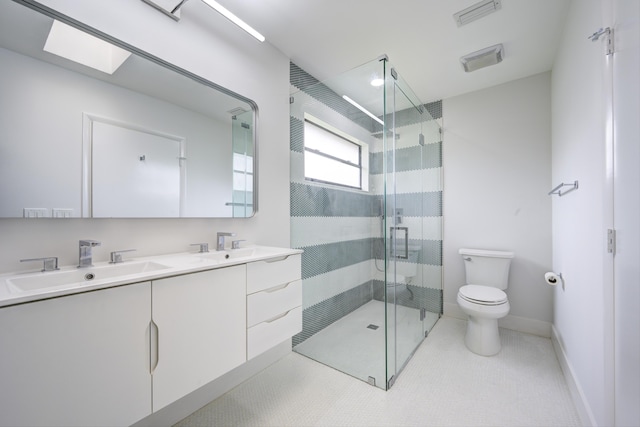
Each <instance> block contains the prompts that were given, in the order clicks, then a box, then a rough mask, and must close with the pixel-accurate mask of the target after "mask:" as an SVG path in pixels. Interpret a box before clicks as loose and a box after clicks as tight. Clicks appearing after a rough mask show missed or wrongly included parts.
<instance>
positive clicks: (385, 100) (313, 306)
mask: <svg viewBox="0 0 640 427" xmlns="http://www.w3.org/2000/svg"><path fill="white" fill-rule="evenodd" d="M385 69H386V70H385ZM385 71H386V74H387V77H386V79H385V86H383V87H374V86H372V85H371V80H372V79H373V78H376V77H384V76H385ZM398 77H399V76H398ZM291 85H292V87H296V88H298V89H299V90H297V91H294V92H293V93H292V100H293V102H292V103H291V104H290V115H291V117H290V124H291V145H290V146H291V193H290V197H291V245H292V246H293V247H295V248H300V249H303V250H304V251H305V252H304V256H303V259H302V289H303V290H302V292H303V313H304V314H303V330H302V332H301V333H300V334H298V335H296V336H295V337H294V338H293V347H294V351H296V352H298V353H300V354H303V355H305V356H307V357H310V358H313V359H315V360H317V361H319V362H321V363H324V364H326V365H329V366H331V367H333V368H335V369H338V370H340V371H342V372H345V373H347V374H349V375H352V376H354V377H356V378H359V379H361V380H363V381H367V382H369V383H370V384H373V385H375V386H376V387H379V388H381V389H384V390H386V389H387V388H388V387H389V386H390V385H391V383H392V382H393V380H394V378H395V377H396V376H397V375H398V373H399V372H400V371H401V369H402V367H403V366H404V365H405V364H406V363H407V360H408V358H409V357H410V354H411V353H412V352H413V351H414V350H415V348H416V346H417V345H418V344H419V343H420V342H421V341H422V340H423V338H424V332H425V330H426V326H425V323H424V322H423V321H422V320H421V316H420V313H421V309H422V308H424V307H428V306H430V304H431V306H433V307H438V309H437V310H435V311H434V315H435V316H436V318H437V316H438V313H439V312H440V307H441V299H442V294H441V285H440V279H439V278H438V279H436V278H435V277H436V275H437V274H438V273H439V271H440V270H441V268H440V267H439V263H440V261H439V260H440V259H441V256H440V254H439V251H441V233H440V232H439V231H438V232H435V231H429V230H432V229H434V230H435V229H438V224H439V223H440V222H441V221H440V219H439V215H440V213H439V211H437V210H434V209H433V208H432V207H431V204H432V200H431V199H432V198H433V199H434V200H436V202H435V204H437V205H438V206H439V196H438V194H439V193H438V192H439V191H440V190H439V189H438V186H439V185H440V180H439V178H435V179H434V177H436V176H438V172H434V171H439V167H440V166H439V163H440V160H439V143H440V142H439V138H438V137H437V136H435V134H434V132H435V133H439V132H438V129H439V126H438V124H437V123H436V122H435V121H434V120H432V119H431V118H430V116H429V114H428V112H427V111H426V110H424V108H423V112H422V113H420V111H419V109H417V108H416V107H415V106H418V107H420V108H422V107H421V104H420V102H419V101H418V100H417V99H414V97H412V96H411V92H410V90H409V89H408V86H407V87H406V88H405V86H404V83H403V82H402V80H401V78H398V80H395V79H394V78H393V77H391V74H390V68H389V66H388V63H387V61H386V60H375V61H372V62H370V63H367V64H365V65H363V66H361V67H358V68H356V69H353V70H351V71H349V72H347V73H344V74H341V75H339V76H337V77H335V78H332V79H329V80H325V81H323V82H318V81H317V80H315V79H314V78H313V77H312V76H310V75H308V74H307V73H305V72H304V70H301V69H300V68H298V67H297V66H296V65H295V64H291ZM345 95H346V96H348V97H349V98H350V99H352V100H353V101H355V102H356V103H357V104H358V106H359V107H356V106H354V104H353V103H350V102H347V101H345V100H344V96H345ZM363 110H366V113H365V112H364V111H363ZM309 116H312V117H314V120H313V122H314V123H316V120H315V119H317V120H318V123H321V124H323V125H324V124H327V125H328V126H329V128H330V129H332V132H334V133H335V134H336V135H338V136H340V137H342V136H343V135H349V137H350V138H351V137H352V138H353V139H354V140H357V141H361V142H362V143H363V144H364V146H363V147H362V153H366V154H362V159H361V160H362V164H363V170H364V171H366V173H367V174H368V176H367V177H366V178H365V179H364V180H363V181H365V182H368V186H366V188H365V189H363V190H359V191H353V189H350V188H346V187H343V188H340V187H336V186H326V185H323V184H322V183H317V182H311V181H308V180H306V179H305V162H306V163H307V166H309V164H310V163H311V160H310V159H311V158H312V157H314V156H315V157H319V158H322V159H323V160H324V161H328V160H327V157H326V156H325V157H323V156H322V155H321V154H318V153H311V152H308V151H305V143H306V141H307V140H308V138H309V136H310V133H313V130H308V128H312V127H313V126H311V125H306V124H305V117H309ZM371 116H374V117H375V118H376V119H373V118H372V117H371ZM378 120H381V121H383V124H384V127H383V125H382V124H380V123H379V122H378ZM428 129H430V131H429V130H428ZM334 130H335V131H334ZM421 134H422V135H423V137H421V136H420V135H421ZM350 138H349V139H350ZM316 148H319V149H322V146H321V145H320V146H316ZM434 158H438V160H437V161H434V160H433V159H434ZM334 162H336V163H340V162H338V161H335V160H334ZM341 164H342V165H344V167H345V168H346V169H348V168H349V167H350V166H349V165H347V164H346V163H341ZM321 168H324V169H325V172H326V171H327V170H330V171H331V174H332V175H335V172H334V166H328V163H327V164H325V166H321ZM354 169H355V168H354ZM354 179H355V176H354ZM432 181H435V182H432ZM392 236H393V239H392ZM431 241H432V242H433V243H431ZM432 251H433V252H434V253H433V254H432V253H431V252H432ZM427 252H429V255H428V256H427V255H425V254H426V253H427ZM427 264H429V265H427ZM436 282H437V285H436ZM426 286H436V287H437V290H435V289H434V292H431V290H426V289H425V287H426ZM425 301H426V302H425Z"/></svg>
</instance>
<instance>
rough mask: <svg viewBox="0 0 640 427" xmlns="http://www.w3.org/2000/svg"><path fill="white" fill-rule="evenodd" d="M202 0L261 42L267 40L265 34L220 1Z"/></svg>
mask: <svg viewBox="0 0 640 427" xmlns="http://www.w3.org/2000/svg"><path fill="white" fill-rule="evenodd" d="M202 2H203V3H205V4H206V5H207V6H209V7H211V8H213V9H214V10H215V11H216V12H218V13H219V14H220V15H222V16H224V17H225V18H227V19H228V20H229V21H231V22H233V23H234V24H236V25H237V26H238V27H240V28H242V29H243V30H245V31H246V32H247V33H249V34H251V35H252V36H253V37H255V38H256V39H257V40H258V41H260V42H263V41H265V38H264V36H263V35H262V34H260V33H259V32H257V31H256V30H254V29H253V28H252V27H251V26H250V25H249V24H247V23H246V22H244V21H243V20H242V19H240V18H238V17H237V16H236V15H234V14H233V13H231V12H230V11H229V10H228V9H227V8H225V7H224V6H222V5H221V4H220V3H218V2H216V1H214V0H202Z"/></svg>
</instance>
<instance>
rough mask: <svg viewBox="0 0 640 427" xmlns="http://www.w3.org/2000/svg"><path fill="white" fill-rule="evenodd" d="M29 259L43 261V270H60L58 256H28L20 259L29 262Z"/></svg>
mask: <svg viewBox="0 0 640 427" xmlns="http://www.w3.org/2000/svg"><path fill="white" fill-rule="evenodd" d="M27 261H43V266H42V270H41V271H55V270H60V269H59V268H58V257H57V256H51V257H44V258H27V259H21V260H20V262H27Z"/></svg>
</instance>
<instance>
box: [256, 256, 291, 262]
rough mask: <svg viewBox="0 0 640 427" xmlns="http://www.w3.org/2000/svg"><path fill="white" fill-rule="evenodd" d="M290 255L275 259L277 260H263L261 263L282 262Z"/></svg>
mask: <svg viewBox="0 0 640 427" xmlns="http://www.w3.org/2000/svg"><path fill="white" fill-rule="evenodd" d="M290 256H291V255H285V256H281V257H277V258H269V259H265V260H264V261H263V262H266V263H269V264H271V263H272V262H280V261H284V260H286V259H287V258H289V257H290Z"/></svg>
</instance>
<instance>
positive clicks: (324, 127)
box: [303, 114, 368, 191]
mask: <svg viewBox="0 0 640 427" xmlns="http://www.w3.org/2000/svg"><path fill="white" fill-rule="evenodd" d="M307 123H308V124H309V125H312V126H315V127H316V128H318V129H319V130H320V131H322V132H326V133H328V134H331V135H333V136H335V137H336V138H338V139H340V140H341V141H344V142H346V143H348V144H352V145H354V146H355V147H356V148H357V150H358V163H357V164H356V163H352V162H351V161H349V160H346V159H344V158H341V157H338V156H334V155H332V154H331V153H327V152H324V151H322V150H318V149H315V148H309V147H307V143H306V135H305V138H304V141H303V155H305V156H306V153H307V152H308V153H312V154H315V155H318V156H321V157H323V158H326V159H329V160H331V161H335V162H337V163H341V164H344V165H347V166H351V167H354V168H355V169H357V171H358V186H353V185H348V184H344V183H341V182H336V181H330V180H325V179H318V178H310V177H308V176H307V165H306V161H305V162H304V168H303V175H304V179H305V181H307V182H312V183H317V184H323V185H331V186H337V187H340V188H347V189H351V190H360V191H367V189H366V188H365V180H364V173H365V172H366V171H367V170H368V168H366V167H365V162H364V156H363V154H366V153H368V150H367V147H366V145H365V144H364V143H362V142H360V141H358V140H357V139H355V138H353V137H352V136H350V135H348V134H345V133H344V132H341V131H339V130H337V129H335V128H333V127H332V126H330V125H328V124H326V123H324V122H323V121H321V120H319V119H316V118H315V117H313V116H309V115H307V114H305V117H304V125H305V127H306V125H307Z"/></svg>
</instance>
